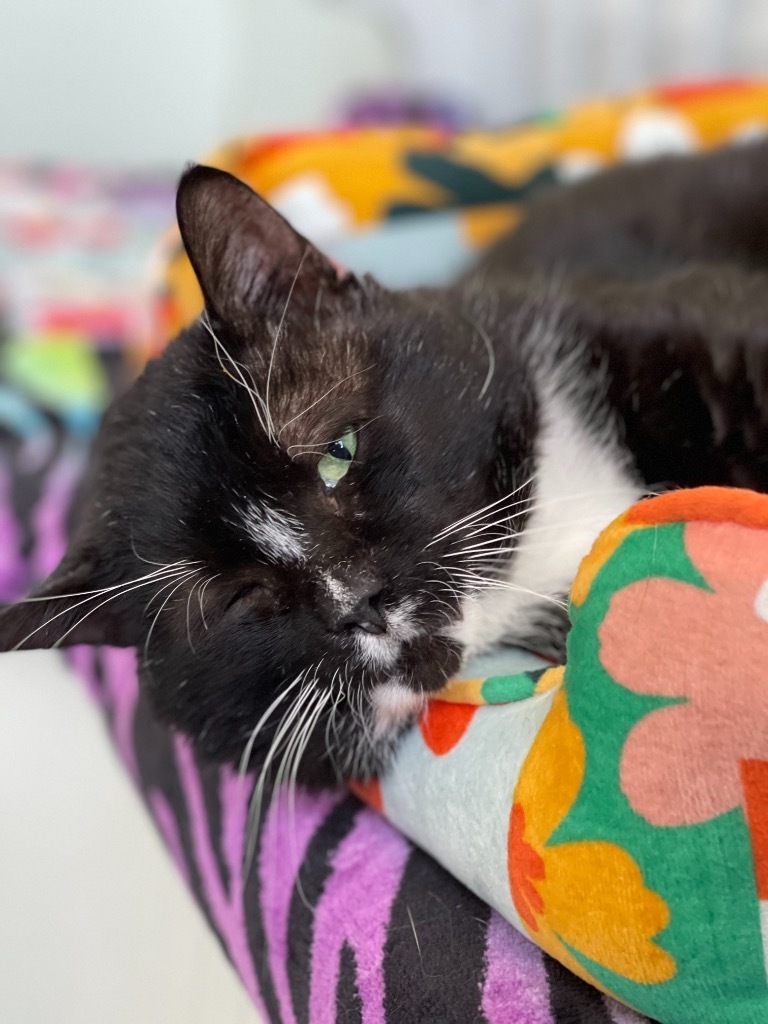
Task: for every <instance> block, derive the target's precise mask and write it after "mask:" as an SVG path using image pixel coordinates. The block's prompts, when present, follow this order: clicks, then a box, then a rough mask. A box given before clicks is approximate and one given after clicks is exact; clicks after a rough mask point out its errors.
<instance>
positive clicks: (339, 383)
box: [277, 363, 376, 450]
mask: <svg viewBox="0 0 768 1024" xmlns="http://www.w3.org/2000/svg"><path fill="white" fill-rule="evenodd" d="M375 365H376V364H375V363H371V365H370V366H365V367H364V368H363V369H362V370H355V372H354V373H350V374H348V375H347V376H346V377H342V379H341V380H339V381H336V383H335V384H334V385H333V386H332V387H330V388H328V390H327V391H326V392H325V394H324V395H320V397H319V398H316V399H315V401H314V402H312V404H311V405H308V406H307V407H306V409H304V410H303V411H302V412H299V413H297V414H296V415H295V416H292V417H291V419H289V420H288V421H287V422H286V423H284V424H283V425H282V427H280V430H279V431H278V434H277V438H278V440H279V439H280V435H281V434H282V432H283V431H284V430H285V429H286V427H290V425H291V424H292V423H295V422H296V420H298V419H301V417H302V416H304V415H305V414H306V413H308V412H309V410H310V409H314V407H315V406H316V405H319V404H320V402H322V401H323V399H324V398H327V397H328V395H330V393H331V392H332V391H335V390H336V388H339V387H341V385H342V384H345V383H346V382H347V381H348V380H352V378H353V377H359V376H360V374H361V373H367V371H368V370H372V369H373V367H374V366H375ZM328 443H329V444H330V443H331V442H328ZM296 447H298V446H297V445H291V448H296ZM288 450H290V449H288Z"/></svg>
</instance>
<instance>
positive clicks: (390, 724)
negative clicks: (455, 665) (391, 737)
mask: <svg viewBox="0 0 768 1024" xmlns="http://www.w3.org/2000/svg"><path fill="white" fill-rule="evenodd" d="M426 703H427V698H426V697H425V696H424V694H423V693H416V692H414V691H413V690H411V689H409V687H407V686H405V684H404V683H403V682H402V681H401V680H400V679H398V678H397V677H395V678H394V679H390V680H388V681H387V682H386V683H380V684H379V685H378V686H376V687H374V689H373V692H372V693H371V706H372V708H373V715H374V734H375V735H376V736H381V735H382V734H385V733H388V732H390V731H392V730H394V729H399V728H400V727H401V726H404V725H407V724H408V723H409V722H412V721H413V720H414V719H415V718H416V717H417V716H418V715H419V714H420V713H421V711H422V710H423V709H424V707H425V705H426Z"/></svg>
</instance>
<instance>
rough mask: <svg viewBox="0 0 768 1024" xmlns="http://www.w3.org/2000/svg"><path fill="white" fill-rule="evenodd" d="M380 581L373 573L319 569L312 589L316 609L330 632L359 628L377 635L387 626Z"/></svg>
mask: <svg viewBox="0 0 768 1024" xmlns="http://www.w3.org/2000/svg"><path fill="white" fill-rule="evenodd" d="M382 587H383V584H382V582H381V580H379V579H378V578H377V577H376V576H375V575H374V574H373V573H360V574H355V575H354V576H351V575H348V576H342V575H341V574H338V573H334V572H326V573H323V575H322V577H321V579H320V585H319V587H318V588H317V590H316V591H315V600H316V609H317V612H318V614H319V616H320V618H321V619H322V620H323V621H324V622H325V625H326V626H327V627H328V629H330V630H331V631H332V632H334V633H342V632H343V631H344V630H347V629H362V630H363V631H364V632H366V633H371V634H373V635H375V636H381V634H382V633H385V632H386V630H387V623H386V619H385V618H384V613H383V609H382V606H381V596H382Z"/></svg>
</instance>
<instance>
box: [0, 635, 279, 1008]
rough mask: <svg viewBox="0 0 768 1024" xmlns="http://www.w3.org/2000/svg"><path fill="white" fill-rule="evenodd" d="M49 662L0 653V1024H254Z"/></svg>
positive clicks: (102, 743) (71, 682)
mask: <svg viewBox="0 0 768 1024" xmlns="http://www.w3.org/2000/svg"><path fill="white" fill-rule="evenodd" d="M258 1020H259V1018H258V1016H257V1014H256V1012H255V1010H254V1009H253V1007H252V1006H251V1004H250V1002H249V1000H248V998H247V996H246V995H245V993H244V991H243V990H242V988H241V987H240V984H239V981H238V980H237V978H236V977H235V975H234V972H233V971H232V969H231V967H230V966H229V964H228V963H227V961H226V960H225V958H224V956H223V954H222V953H221V951H220V950H219V947H218V945H217V944H216V942H215V941H214V939H213V938H212V936H211V934H210V933H209V932H208V929H207V926H206V925H205V923H204V921H203V919H202V917H201V915H200V914H199V912H198V911H197V909H196V907H195V906H194V904H193V902H192V900H191V898H190V897H189V895H188V894H187V892H186V890H185V888H184V886H183V883H182V882H181V881H180V880H179V879H178V878H177V876H176V875H175V873H174V870H173V868H172V866H171V863H170V860H169V859H168V857H167V856H166V854H165V851H164V850H163V848H162V846H161V844H160V841H159V840H158V838H157V837H156V835H155V832H154V830H153V829H152V827H151V826H150V823H149V822H148V820H147V818H146V816H145V813H144V810H143V808H142V806H141V804H140V802H139V800H138V797H137V796H136V795H135V794H134V792H133V790H132V788H131V785H130V783H129V781H128V779H127V778H126V777H125V776H124V775H123V773H122V771H121V769H120V768H119V766H118V763H117V760H116V758H115V756H114V755H113V753H112V750H111V748H110V747H109V744H108V742H107V739H106V734H105V731H104V728H103V726H102V724H101V721H100V720H99V717H98V714H97V712H96V710H95V709H94V708H93V707H92V706H91V705H90V703H89V702H88V700H87V698H86V697H85V695H84V693H83V691H82V690H81V689H80V686H79V684H78V683H77V681H76V680H75V679H74V677H73V676H72V674H71V673H70V672H69V670H68V669H67V668H66V667H65V666H64V664H63V663H62V662H61V661H60V660H59V658H58V657H57V656H56V655H54V654H50V653H48V652H45V653H42V652H34V653H24V654H13V655H5V654H4V655H2V656H0V1021H1V1022H2V1024H53V1022H54V1021H55V1022H56V1024H105V1022H108V1024H177V1022H179V1024H258Z"/></svg>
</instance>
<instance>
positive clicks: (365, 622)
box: [337, 590, 387, 636]
mask: <svg viewBox="0 0 768 1024" xmlns="http://www.w3.org/2000/svg"><path fill="white" fill-rule="evenodd" d="M380 600H381V590H376V591H373V592H371V593H366V594H364V595H363V596H362V597H361V598H360V599H359V600H358V602H357V604H355V605H354V606H353V607H352V608H351V609H349V611H347V612H346V614H344V615H342V616H340V617H339V619H338V622H337V629H338V630H342V629H354V628H358V629H362V630H365V632H366V633H371V634H372V635H373V636H381V635H382V633H386V631H387V623H386V621H385V619H384V616H383V615H382V614H381V610H380Z"/></svg>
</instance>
